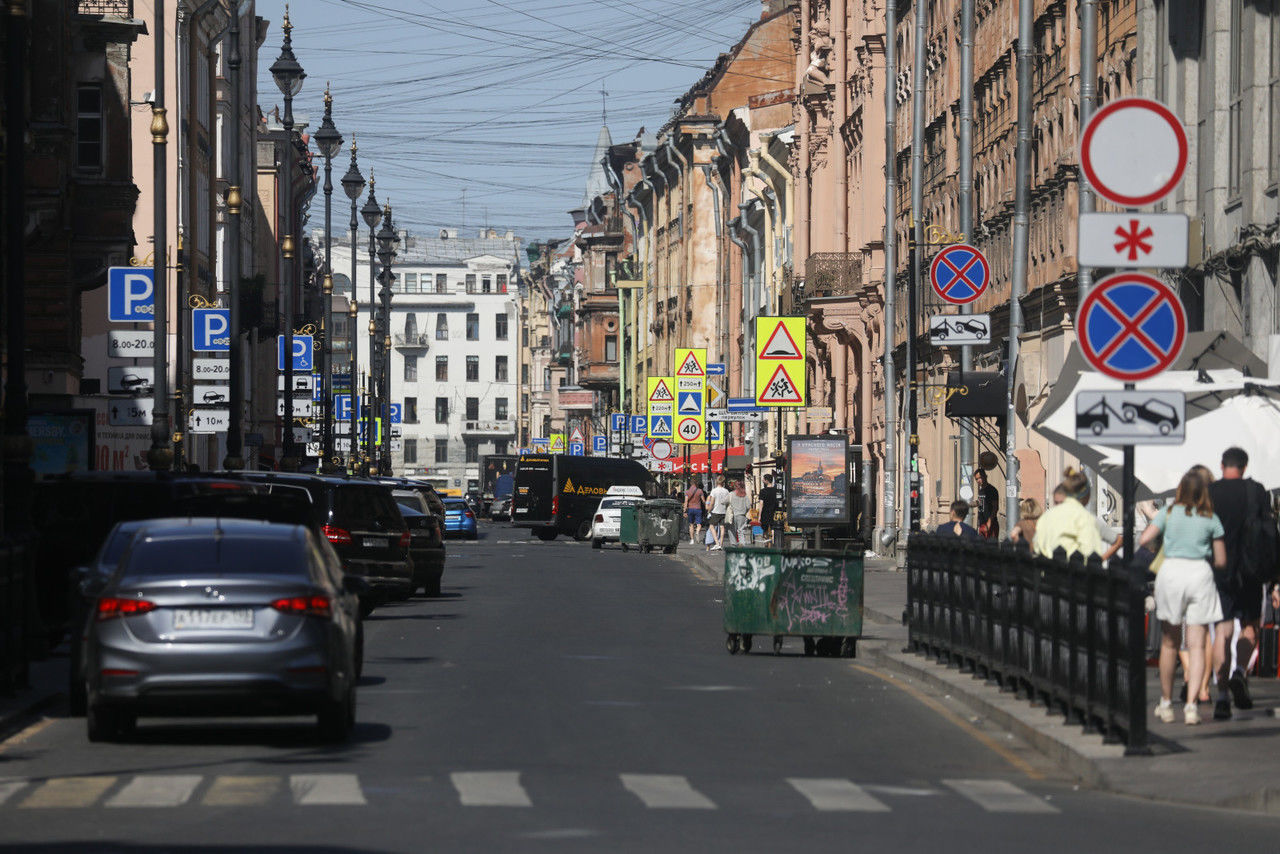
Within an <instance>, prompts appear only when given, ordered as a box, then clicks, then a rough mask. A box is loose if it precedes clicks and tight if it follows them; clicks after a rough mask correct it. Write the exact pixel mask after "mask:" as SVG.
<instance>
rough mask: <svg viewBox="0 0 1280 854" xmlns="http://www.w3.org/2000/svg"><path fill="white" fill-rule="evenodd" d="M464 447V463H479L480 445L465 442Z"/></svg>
mask: <svg viewBox="0 0 1280 854" xmlns="http://www.w3.org/2000/svg"><path fill="white" fill-rule="evenodd" d="M465 445H466V449H467V457H466V461H467V462H469V463H478V462H480V445H479V444H478V443H476V442H466V443H465Z"/></svg>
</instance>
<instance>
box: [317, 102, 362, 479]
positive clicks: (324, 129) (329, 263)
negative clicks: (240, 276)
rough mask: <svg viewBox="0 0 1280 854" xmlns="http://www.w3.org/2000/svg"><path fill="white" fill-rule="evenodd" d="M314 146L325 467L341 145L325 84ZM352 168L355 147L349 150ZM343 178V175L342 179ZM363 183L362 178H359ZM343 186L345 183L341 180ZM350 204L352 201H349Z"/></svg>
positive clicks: (324, 466)
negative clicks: (320, 241) (319, 188)
mask: <svg viewBox="0 0 1280 854" xmlns="http://www.w3.org/2000/svg"><path fill="white" fill-rule="evenodd" d="M314 139H315V142H316V148H318V149H320V154H321V155H322V156H323V157H324V266H325V270H324V288H323V295H322V296H323V308H322V310H321V312H320V411H321V418H322V421H321V424H320V470H321V471H328V470H330V469H331V467H332V465H333V424H332V414H333V393H332V391H331V388H330V386H331V383H332V377H333V366H332V364H331V362H332V357H333V345H332V343H331V341H330V338H331V337H332V336H331V332H330V330H329V328H328V327H329V325H330V324H329V315H330V301H331V300H332V298H333V157H334V155H336V154H337V153H338V152H339V151H340V150H341V149H342V134H340V133H338V129H337V128H336V127H334V125H333V98H332V97H331V96H330V95H329V87H328V85H326V86H325V87H324V119H323V120H322V121H321V122H320V127H319V128H318V129H317V130H316V133H315V137H314ZM351 160H352V168H353V169H354V168H355V151H354V150H353V151H352V153H351ZM344 181H345V179H344ZM360 183H361V184H362V185H363V183H364V182H363V181H361V182H360ZM343 186H344V188H345V186H346V185H345V183H344V185H343ZM352 204H353V205H354V204H355V202H354V201H353V202H352Z"/></svg>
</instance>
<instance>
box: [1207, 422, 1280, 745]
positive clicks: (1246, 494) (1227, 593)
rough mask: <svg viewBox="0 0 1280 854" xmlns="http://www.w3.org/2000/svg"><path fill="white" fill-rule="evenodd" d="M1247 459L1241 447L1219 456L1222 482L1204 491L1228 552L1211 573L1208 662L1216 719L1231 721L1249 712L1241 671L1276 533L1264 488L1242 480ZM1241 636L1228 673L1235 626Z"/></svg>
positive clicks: (1269, 576) (1278, 539)
mask: <svg viewBox="0 0 1280 854" xmlns="http://www.w3.org/2000/svg"><path fill="white" fill-rule="evenodd" d="M1248 465H1249V455H1248V454H1247V453H1246V452H1245V451H1244V450H1243V449H1241V448H1236V447H1231V448H1227V449H1226V450H1225V451H1223V452H1222V479H1221V480H1216V481H1214V482H1213V483H1212V484H1210V486H1209V496H1210V498H1211V499H1212V500H1213V510H1214V512H1215V513H1216V514H1217V515H1218V518H1219V519H1221V520H1222V528H1223V532H1224V533H1225V536H1224V537H1223V539H1224V541H1225V543H1226V547H1227V565H1226V567H1225V568H1223V569H1222V570H1219V571H1216V572H1215V573H1214V581H1215V583H1216V584H1217V588H1218V599H1219V600H1220V601H1221V602H1222V622H1220V623H1218V625H1217V628H1216V629H1215V633H1214V648H1213V659H1214V669H1215V671H1216V672H1217V675H1218V700H1217V702H1216V703H1215V704H1214V707H1213V716H1214V718H1215V719H1217V720H1225V719H1227V718H1230V717H1231V706H1232V705H1233V704H1234V705H1235V707H1236V708H1237V709H1251V708H1253V698H1252V697H1250V696H1249V683H1248V681H1247V680H1246V679H1245V668H1247V667H1248V666H1249V660H1250V659H1251V658H1252V656H1253V651H1254V650H1255V649H1257V646H1258V634H1259V629H1260V625H1261V621H1262V599H1263V585H1267V586H1268V587H1269V586H1270V582H1272V581H1274V580H1275V577H1276V570H1277V567H1276V561H1277V559H1280V555H1278V554H1277V550H1278V547H1280V533H1278V532H1277V529H1276V517H1275V514H1274V513H1273V512H1272V510H1271V496H1270V495H1269V494H1268V493H1267V490H1266V488H1265V487H1264V486H1263V485H1262V484H1260V483H1258V482H1257V481H1256V480H1253V479H1252V478H1247V477H1245V476H1244V471H1245V468H1246V467H1247V466H1248ZM1236 620H1239V621H1240V635H1239V637H1238V638H1237V639H1236V644H1235V664H1236V666H1235V667H1234V668H1232V655H1231V652H1232V651H1231V648H1230V644H1231V639H1232V637H1233V636H1234V635H1235V621H1236Z"/></svg>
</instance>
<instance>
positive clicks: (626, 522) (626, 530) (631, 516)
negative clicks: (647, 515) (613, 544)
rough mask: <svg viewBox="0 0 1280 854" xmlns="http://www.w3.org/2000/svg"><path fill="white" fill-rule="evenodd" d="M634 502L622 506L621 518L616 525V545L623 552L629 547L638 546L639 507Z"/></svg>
mask: <svg viewBox="0 0 1280 854" xmlns="http://www.w3.org/2000/svg"><path fill="white" fill-rule="evenodd" d="M641 503H642V502H639V501H635V502H631V503H628V504H624V505H623V506H622V511H621V512H622V518H621V520H620V521H619V523H618V545H620V546H622V550H623V551H624V552H625V551H626V550H627V549H629V548H630V547H631V546H639V545H640V521H639V517H640V505H641Z"/></svg>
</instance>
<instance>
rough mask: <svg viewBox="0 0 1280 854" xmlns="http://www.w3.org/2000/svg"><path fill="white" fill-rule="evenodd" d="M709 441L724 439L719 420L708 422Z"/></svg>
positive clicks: (721, 440)
mask: <svg viewBox="0 0 1280 854" xmlns="http://www.w3.org/2000/svg"><path fill="white" fill-rule="evenodd" d="M707 441H708V442H712V443H714V442H723V441H724V439H722V438H721V433H720V422H719V421H708V422H707Z"/></svg>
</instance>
